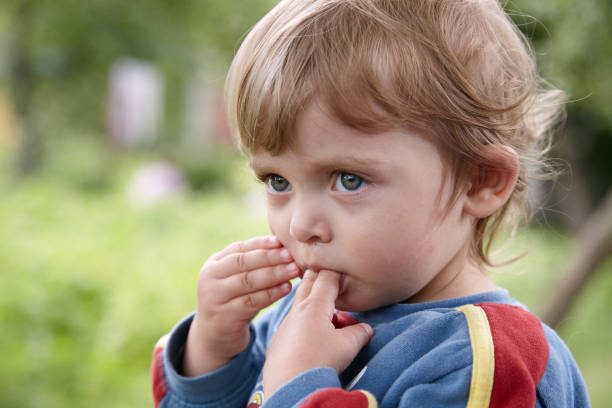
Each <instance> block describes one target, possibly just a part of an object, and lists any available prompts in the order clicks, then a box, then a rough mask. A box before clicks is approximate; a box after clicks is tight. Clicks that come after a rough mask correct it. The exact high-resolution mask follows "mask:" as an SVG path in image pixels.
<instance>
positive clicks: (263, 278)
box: [182, 236, 299, 377]
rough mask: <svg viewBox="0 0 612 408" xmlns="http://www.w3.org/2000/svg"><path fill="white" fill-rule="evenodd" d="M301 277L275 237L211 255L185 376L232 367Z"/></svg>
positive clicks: (201, 278)
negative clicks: (260, 320) (255, 324)
mask: <svg viewBox="0 0 612 408" xmlns="http://www.w3.org/2000/svg"><path fill="white" fill-rule="evenodd" d="M298 275H299V268H298V267H297V265H296V264H295V262H293V259H292V257H291V254H290V253H289V251H288V250H287V249H285V248H283V247H282V245H281V243H280V242H279V240H278V238H276V237H274V236H269V237H259V238H253V239H250V240H248V241H245V242H235V243H233V244H231V245H230V246H228V247H227V248H225V249H224V250H222V251H221V252H218V253H217V254H215V255H213V256H211V257H210V258H209V259H208V260H207V261H206V263H205V264H204V266H203V267H202V269H201V270H200V274H199V277H198V306H197V310H196V314H195V317H194V319H193V322H192V324H191V327H190V329H189V334H188V336H187V345H186V348H185V355H184V357H183V367H182V368H183V374H184V375H186V376H188V377H195V376H199V375H203V374H206V373H209V372H212V371H214V370H216V369H217V368H220V367H222V366H223V365H225V364H227V363H228V362H229V361H230V360H231V359H232V358H233V357H234V356H236V355H237V354H239V353H240V352H242V351H243V350H244V349H245V348H246V347H247V346H248V344H249V338H250V334H249V323H250V321H251V319H253V317H255V315H256V314H257V313H258V312H259V311H260V310H261V309H263V308H265V307H267V306H269V305H271V304H272V303H274V302H275V301H277V300H278V299H280V298H281V297H283V296H285V295H287V294H288V293H289V292H290V291H291V283H290V282H289V280H290V279H293V278H295V277H297V276H298Z"/></svg>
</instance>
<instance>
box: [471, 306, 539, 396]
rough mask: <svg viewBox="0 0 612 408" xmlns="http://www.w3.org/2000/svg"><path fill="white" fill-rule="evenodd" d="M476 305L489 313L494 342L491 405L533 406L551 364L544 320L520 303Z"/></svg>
mask: <svg viewBox="0 0 612 408" xmlns="http://www.w3.org/2000/svg"><path fill="white" fill-rule="evenodd" d="M476 306H480V307H481V308H482V309H483V310H484V312H485V314H486V316H487V320H488V321H489V326H490V328H491V336H492V338H493V344H494V361H495V370H494V372H495V373H494V377H493V388H492V390H491V404H490V407H491V408H501V407H533V406H534V405H535V402H536V389H537V385H538V383H539V382H540V379H541V378H542V376H543V375H544V371H546V366H547V364H548V341H547V340H546V335H545V334H544V329H543V328H542V324H541V323H540V320H539V319H538V318H537V317H536V316H534V315H533V314H531V313H529V312H527V311H526V310H524V309H522V308H520V307H517V306H510V305H505V304H499V303H483V304H479V305H476Z"/></svg>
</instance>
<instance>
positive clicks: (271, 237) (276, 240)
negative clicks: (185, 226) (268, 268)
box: [266, 235, 278, 245]
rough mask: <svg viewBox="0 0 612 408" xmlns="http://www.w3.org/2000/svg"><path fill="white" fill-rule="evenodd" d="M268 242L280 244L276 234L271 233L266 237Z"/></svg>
mask: <svg viewBox="0 0 612 408" xmlns="http://www.w3.org/2000/svg"><path fill="white" fill-rule="evenodd" d="M266 242H267V243H268V244H270V245H276V244H278V238H277V237H276V235H270V236H269V237H267V238H266Z"/></svg>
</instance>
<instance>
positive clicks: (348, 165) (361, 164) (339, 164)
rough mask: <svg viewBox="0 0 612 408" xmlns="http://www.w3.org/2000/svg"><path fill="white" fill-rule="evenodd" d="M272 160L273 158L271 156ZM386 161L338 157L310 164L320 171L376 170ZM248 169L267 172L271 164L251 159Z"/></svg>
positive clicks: (266, 161) (348, 156)
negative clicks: (320, 169)
mask: <svg viewBox="0 0 612 408" xmlns="http://www.w3.org/2000/svg"><path fill="white" fill-rule="evenodd" d="M272 158H274V156H272ZM386 164H387V163H386V161H384V160H380V159H375V158H372V157H367V156H363V157H358V156H354V155H343V156H340V157H331V156H330V157H323V158H321V159H317V160H315V161H313V162H312V163H311V165H312V166H313V167H317V168H322V169H347V170H351V169H359V168H366V169H378V168H381V167H384V166H385V165H386ZM250 167H251V169H252V170H253V171H255V172H267V171H265V170H266V169H267V168H269V167H273V164H272V163H270V162H269V160H267V159H263V160H262V159H259V160H258V159H256V158H255V157H251V160H250Z"/></svg>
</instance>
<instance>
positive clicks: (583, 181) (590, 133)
mask: <svg viewBox="0 0 612 408" xmlns="http://www.w3.org/2000/svg"><path fill="white" fill-rule="evenodd" d="M516 4H517V5H518V6H519V9H521V10H522V11H524V12H526V13H529V14H532V15H534V16H535V18H536V19H537V21H534V20H533V18H531V17H526V16H525V15H524V14H521V13H514V17H515V19H516V20H517V22H518V23H519V26H520V27H521V28H522V29H523V31H524V32H525V33H526V34H527V36H529V37H530V38H531V39H532V41H533V42H534V43H535V48H536V50H537V52H538V60H539V61H538V62H539V66H540V68H541V70H542V73H543V76H544V77H545V78H548V79H550V80H551V81H552V83H554V84H555V85H556V86H558V87H560V88H561V89H563V90H565V91H566V92H567V93H568V96H569V103H568V106H567V112H568V115H567V126H566V132H565V135H564V137H562V138H561V139H559V141H558V143H557V153H558V155H559V156H560V157H561V158H562V159H564V160H565V161H567V162H568V164H569V166H570V168H571V171H570V172H566V173H565V174H564V177H563V179H562V184H561V186H567V187H562V188H558V186H559V185H557V189H556V190H554V191H553V197H556V198H555V201H556V204H555V206H556V207H557V208H556V209H557V210H558V212H557V213H558V214H562V215H563V218H561V219H559V220H558V221H561V222H562V223H563V224H565V225H568V226H569V227H570V228H571V229H573V230H576V231H577V233H576V251H575V252H574V254H573V256H572V257H571V258H570V259H568V262H567V267H566V269H565V270H564V271H561V275H560V276H561V278H560V279H559V282H558V283H557V286H556V287H555V288H553V290H552V291H551V292H550V293H549V295H548V297H547V299H545V302H544V305H543V306H544V307H543V314H542V317H543V319H544V320H545V321H546V322H548V323H549V324H550V325H552V326H555V325H557V324H558V323H559V322H560V321H561V319H562V318H563V317H564V315H565V313H566V312H567V311H568V310H569V308H570V307H571V305H572V303H573V302H574V300H575V299H576V298H577V297H578V295H579V293H580V290H581V289H582V288H583V287H584V286H585V284H586V282H587V281H588V280H589V279H592V278H593V276H594V275H595V274H594V272H596V271H597V269H598V267H599V266H600V265H601V264H602V263H603V262H604V261H606V260H607V259H608V258H609V257H610V256H611V254H612V188H611V186H612V161H611V160H610V157H611V153H612V104H610V103H609V101H610V99H611V98H612V76H611V75H610V67H612V42H610V39H611V38H612V26H611V25H610V24H609V21H610V20H611V19H612V2H610V1H609V0H584V1H581V2H574V1H571V0H549V1H542V2H532V1H527V0H517V1H516ZM507 7H508V9H509V10H511V9H512V7H513V5H511V4H509V5H507ZM568 189H569V194H568Z"/></svg>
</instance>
